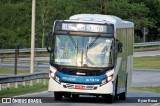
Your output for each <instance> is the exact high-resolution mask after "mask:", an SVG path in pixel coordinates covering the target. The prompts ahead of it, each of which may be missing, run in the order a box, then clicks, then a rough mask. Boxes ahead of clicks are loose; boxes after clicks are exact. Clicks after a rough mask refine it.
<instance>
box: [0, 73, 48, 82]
mask: <svg viewBox="0 0 160 106" xmlns="http://www.w3.org/2000/svg"><path fill="white" fill-rule="evenodd" d="M44 78H49V73H47V72H43V73H30V74H23V75H9V76H2V77H0V84H5V83H15V82H23V81H30V80H35V79H44Z"/></svg>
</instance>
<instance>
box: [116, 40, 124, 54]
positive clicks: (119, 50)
mask: <svg viewBox="0 0 160 106" xmlns="http://www.w3.org/2000/svg"><path fill="white" fill-rule="evenodd" d="M122 46H123V45H122V43H121V42H119V43H118V47H117V49H118V52H119V53H122V52H123V47H122Z"/></svg>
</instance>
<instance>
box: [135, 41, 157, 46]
mask: <svg viewBox="0 0 160 106" xmlns="http://www.w3.org/2000/svg"><path fill="white" fill-rule="evenodd" d="M158 45H160V42H145V43H135V44H134V47H147V46H158Z"/></svg>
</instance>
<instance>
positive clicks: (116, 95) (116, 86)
mask: <svg viewBox="0 0 160 106" xmlns="http://www.w3.org/2000/svg"><path fill="white" fill-rule="evenodd" d="M117 88H118V76H117V77H116V83H115V95H114V100H118V94H117Z"/></svg>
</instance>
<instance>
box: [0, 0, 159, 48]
mask: <svg viewBox="0 0 160 106" xmlns="http://www.w3.org/2000/svg"><path fill="white" fill-rule="evenodd" d="M31 9H32V0H0V10H1V11H0V16H1V17H0V49H13V48H15V44H19V45H20V48H30V43H29V42H30V40H31V35H30V34H31ZM159 10H160V0H37V1H36V41H35V42H36V43H35V44H36V45H35V47H38V48H41V47H45V37H46V36H47V34H48V32H49V31H50V30H52V29H53V28H52V27H53V24H54V21H55V20H64V19H68V18H69V17H70V16H71V15H75V14H82V13H89V14H105V15H115V16H118V17H120V18H122V19H125V20H129V21H132V22H134V24H135V42H142V41H143V39H142V37H143V34H142V31H141V30H142V28H143V27H144V26H147V27H148V29H149V34H148V35H146V41H147V42H148V41H159V40H160V30H159V24H160V20H159V17H160V12H159Z"/></svg>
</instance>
